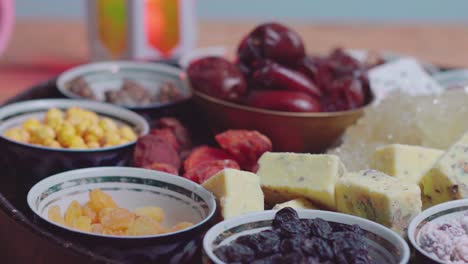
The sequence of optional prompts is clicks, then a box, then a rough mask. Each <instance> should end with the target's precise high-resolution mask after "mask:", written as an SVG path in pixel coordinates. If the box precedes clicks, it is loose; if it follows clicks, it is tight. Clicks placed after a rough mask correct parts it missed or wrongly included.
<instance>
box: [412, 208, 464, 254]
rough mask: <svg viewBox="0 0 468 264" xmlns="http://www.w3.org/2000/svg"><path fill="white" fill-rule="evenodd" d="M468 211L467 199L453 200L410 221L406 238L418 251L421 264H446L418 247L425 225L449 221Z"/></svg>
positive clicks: (429, 209)
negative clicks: (430, 263) (431, 263)
mask: <svg viewBox="0 0 468 264" xmlns="http://www.w3.org/2000/svg"><path fill="white" fill-rule="evenodd" d="M465 211H468V199H462V200H455V201H451V202H446V203H441V204H438V205H435V206H432V207H430V208H428V209H426V210H424V211H422V212H421V213H420V214H418V215H417V216H416V217H415V218H413V220H411V222H410V224H409V226H408V238H409V241H410V243H411V245H413V247H414V248H416V250H417V251H418V252H417V253H418V254H419V255H417V256H416V257H417V258H418V259H421V261H422V262H421V263H429V262H433V263H447V262H444V261H442V260H440V259H438V258H437V257H436V256H434V255H432V254H430V253H428V252H426V251H425V250H424V249H422V248H421V247H420V246H419V239H420V231H421V229H422V228H423V227H424V225H425V224H427V223H429V222H432V223H437V222H439V221H443V220H446V219H450V218H453V217H456V216H459V215H461V214H462V213H463V212H465Z"/></svg>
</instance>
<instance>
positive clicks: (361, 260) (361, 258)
mask: <svg viewBox="0 0 468 264" xmlns="http://www.w3.org/2000/svg"><path fill="white" fill-rule="evenodd" d="M335 262H336V263H343V264H370V263H374V261H373V260H372V257H371V256H370V255H369V252H368V251H367V250H365V249H352V248H348V249H345V250H343V251H341V252H339V253H338V254H336V257H335Z"/></svg>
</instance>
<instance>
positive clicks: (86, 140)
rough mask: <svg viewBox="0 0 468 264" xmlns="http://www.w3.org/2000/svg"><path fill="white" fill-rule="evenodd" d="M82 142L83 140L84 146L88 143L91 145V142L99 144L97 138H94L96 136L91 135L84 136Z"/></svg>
mask: <svg viewBox="0 0 468 264" xmlns="http://www.w3.org/2000/svg"><path fill="white" fill-rule="evenodd" d="M84 140H85V142H86V144H89V143H91V142H96V143H97V142H99V138H98V137H96V136H95V135H93V134H86V135H85V136H84ZM98 144H99V143H98Z"/></svg>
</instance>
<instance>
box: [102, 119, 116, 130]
mask: <svg viewBox="0 0 468 264" xmlns="http://www.w3.org/2000/svg"><path fill="white" fill-rule="evenodd" d="M99 126H100V127H101V128H102V129H103V130H104V131H105V132H109V131H116V130H117V124H116V123H115V122H114V121H113V120H112V119H110V118H107V117H104V118H102V119H101V120H100V121H99Z"/></svg>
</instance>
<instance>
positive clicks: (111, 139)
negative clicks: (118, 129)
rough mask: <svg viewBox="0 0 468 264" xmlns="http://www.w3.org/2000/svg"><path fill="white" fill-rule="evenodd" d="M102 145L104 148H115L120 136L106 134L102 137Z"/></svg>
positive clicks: (110, 133)
mask: <svg viewBox="0 0 468 264" xmlns="http://www.w3.org/2000/svg"><path fill="white" fill-rule="evenodd" d="M102 144H103V145H104V146H107V147H109V146H116V145H119V144H120V136H119V134H117V133H112V132H108V133H106V134H105V135H104V137H103V140H102Z"/></svg>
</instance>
